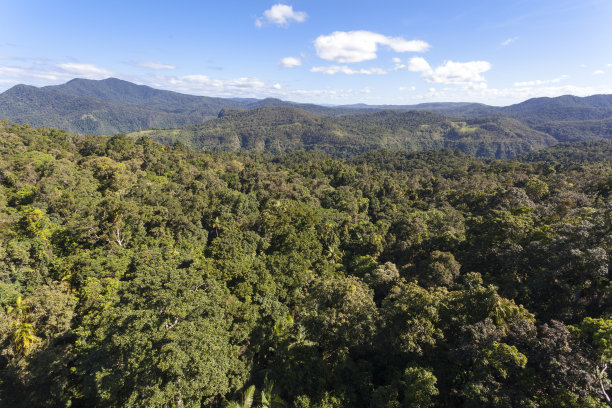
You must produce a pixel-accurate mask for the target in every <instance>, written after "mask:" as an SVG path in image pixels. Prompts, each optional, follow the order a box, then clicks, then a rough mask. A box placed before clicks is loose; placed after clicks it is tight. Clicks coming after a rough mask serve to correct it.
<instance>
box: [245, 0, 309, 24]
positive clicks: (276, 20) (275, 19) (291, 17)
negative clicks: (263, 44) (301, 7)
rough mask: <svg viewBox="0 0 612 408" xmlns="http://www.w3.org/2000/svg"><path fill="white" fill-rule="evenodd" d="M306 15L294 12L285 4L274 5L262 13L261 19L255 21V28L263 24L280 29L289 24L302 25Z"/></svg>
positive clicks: (301, 12)
mask: <svg viewBox="0 0 612 408" xmlns="http://www.w3.org/2000/svg"><path fill="white" fill-rule="evenodd" d="M307 17H308V14H306V13H305V12H303V11H294V10H293V7H292V6H288V5H286V4H275V5H273V6H272V7H271V8H270V9H269V10H266V11H264V13H263V16H262V17H258V18H257V20H255V26H256V27H262V26H263V25H264V24H266V23H267V24H274V25H277V26H280V27H288V26H289V24H290V23H291V22H294V21H295V22H296V23H303V22H304V21H306V18H307Z"/></svg>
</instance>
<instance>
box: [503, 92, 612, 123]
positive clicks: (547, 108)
mask: <svg viewBox="0 0 612 408" xmlns="http://www.w3.org/2000/svg"><path fill="white" fill-rule="evenodd" d="M499 111H500V112H501V113H502V114H503V115H504V116H510V117H513V118H515V119H519V120H522V121H525V122H527V123H530V124H531V123H533V124H536V123H547V122H559V121H563V122H565V121H584V120H604V119H612V95H593V96H587V97H583V98H581V97H578V96H572V95H564V96H559V97H556V98H533V99H529V100H526V101H525V102H521V103H518V104H515V105H510V106H506V107H503V108H500V109H499Z"/></svg>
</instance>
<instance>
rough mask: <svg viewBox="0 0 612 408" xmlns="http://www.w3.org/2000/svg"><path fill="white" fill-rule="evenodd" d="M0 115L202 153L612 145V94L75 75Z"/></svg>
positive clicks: (503, 152)
mask: <svg viewBox="0 0 612 408" xmlns="http://www.w3.org/2000/svg"><path fill="white" fill-rule="evenodd" d="M0 118H7V119H9V120H11V121H14V122H17V123H29V124H31V125H32V126H36V127H41V126H44V127H55V128H61V129H66V130H68V131H70V132H73V133H81V134H85V133H90V134H106V135H112V134H116V133H133V134H134V136H136V135H143V134H146V135H149V136H151V137H152V138H154V139H156V140H159V141H164V142H168V143H171V142H176V141H181V142H183V143H185V144H186V145H188V146H190V147H194V148H202V149H226V150H227V149H238V148H246V149H252V150H272V151H289V150H294V149H298V148H306V149H311V148H317V149H321V150H325V151H329V152H331V153H336V154H353V153H358V152H363V151H365V150H369V149H373V148H380V147H384V148H393V149H413V150H414V149H417V150H420V149H428V148H439V147H451V148H458V149H460V150H463V151H466V152H468V153H472V154H476V155H478V156H485V157H499V158H503V157H512V156H514V155H517V154H521V153H525V152H528V151H532V150H537V149H541V148H544V147H547V146H551V145H553V144H555V143H558V142H575V141H590V140H601V139H612V95H594V96H589V97H576V96H571V95H566V96H560V97H556V98H534V99H529V100H527V101H524V102H521V103H518V104H515V105H510V106H505V107H496V106H490V105H484V104H479V103H425V104H419V105H365V104H354V105H341V106H321V105H315V104H305V103H295V102H290V101H283V100H279V99H274V98H266V99H261V100H258V99H250V98H247V99H228V98H213V97H206V96H195V95H187V94H182V93H177V92H172V91H166V90H160V89H155V88H151V87H149V86H145V85H137V84H134V83H131V82H128V81H124V80H120V79H116V78H108V79H104V80H87V79H78V78H77V79H73V80H71V81H69V82H67V83H65V84H62V85H54V86H45V87H40V88H37V87H33V86H28V85H16V86H14V87H12V88H10V89H9V90H7V91H5V92H4V93H2V94H0ZM150 129H156V130H150ZM161 129H172V130H161Z"/></svg>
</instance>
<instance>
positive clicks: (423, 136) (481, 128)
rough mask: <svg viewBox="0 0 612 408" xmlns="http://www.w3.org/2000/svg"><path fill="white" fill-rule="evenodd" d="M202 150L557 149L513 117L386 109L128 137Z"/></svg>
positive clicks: (236, 121)
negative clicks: (466, 116)
mask: <svg viewBox="0 0 612 408" xmlns="http://www.w3.org/2000/svg"><path fill="white" fill-rule="evenodd" d="M130 135H131V136H133V137H140V136H148V137H150V138H152V139H154V140H156V141H160V142H163V143H168V144H173V143H176V142H178V141H180V142H182V143H184V144H185V145H187V146H188V147H191V148H194V149H203V150H238V149H246V150H254V151H269V152H274V153H283V152H288V151H293V150H300V149H305V150H321V151H325V152H327V153H330V154H334V155H339V156H352V155H355V154H359V153H363V152H366V151H370V150H374V149H380V148H386V149H395V150H399V149H407V150H430V149H438V148H445V147H446V148H452V149H459V150H461V151H464V152H466V153H469V154H472V155H475V156H481V157H497V158H507V157H513V156H515V155H517V154H521V153H524V152H528V151H532V150H537V149H542V148H545V147H547V146H551V145H553V144H555V143H556V142H557V141H556V140H555V139H554V138H552V137H551V136H549V135H547V134H545V133H542V132H539V131H536V130H533V129H531V128H529V127H528V126H526V125H525V124H523V123H521V122H519V121H517V120H514V119H509V118H493V119H470V120H454V119H449V118H447V117H445V116H441V115H438V114H435V113H431V112H419V111H408V112H396V111H391V110H385V111H380V112H374V113H368V114H355V115H344V116H336V117H333V116H324V115H316V114H313V113H310V112H306V111H304V110H301V109H297V108H292V107H260V108H255V109H252V110H223V111H222V112H221V113H220V115H219V118H217V119H213V120H210V121H207V122H204V123H201V124H199V125H194V126H186V127H182V128H178V129H170V130H145V131H140V132H135V133H132V134H130Z"/></svg>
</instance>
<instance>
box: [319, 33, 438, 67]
mask: <svg viewBox="0 0 612 408" xmlns="http://www.w3.org/2000/svg"><path fill="white" fill-rule="evenodd" d="M314 45H315V49H316V51H317V55H318V56H319V58H322V59H324V60H328V61H336V62H340V63H352V62H361V61H367V60H373V59H376V58H377V54H376V52H377V51H378V46H379V45H384V46H387V47H389V48H391V49H392V50H393V51H395V52H423V51H427V49H429V44H427V43H426V42H424V41H420V40H411V41H408V40H405V39H403V38H401V37H388V36H385V35H382V34H378V33H373V32H371V31H363V30H360V31H335V32H333V33H331V34H329V35H321V36H319V37H317V39H316V40H315V41H314Z"/></svg>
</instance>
